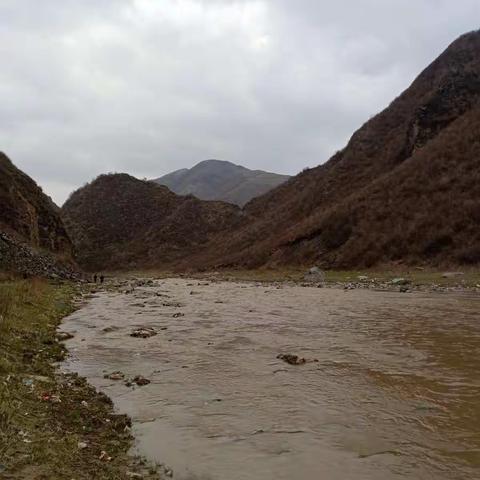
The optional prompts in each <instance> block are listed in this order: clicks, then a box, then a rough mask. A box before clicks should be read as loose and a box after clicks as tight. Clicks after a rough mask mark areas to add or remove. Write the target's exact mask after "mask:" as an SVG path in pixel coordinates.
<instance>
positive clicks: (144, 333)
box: [130, 327, 157, 338]
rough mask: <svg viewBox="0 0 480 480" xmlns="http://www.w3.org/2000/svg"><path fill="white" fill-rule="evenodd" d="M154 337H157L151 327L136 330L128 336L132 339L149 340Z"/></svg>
mask: <svg viewBox="0 0 480 480" xmlns="http://www.w3.org/2000/svg"><path fill="white" fill-rule="evenodd" d="M155 335H157V331H156V330H155V329H154V328H151V327H145V328H136V329H135V330H133V332H132V333H131V334H130V336H131V337H134V338H150V337H154V336H155Z"/></svg>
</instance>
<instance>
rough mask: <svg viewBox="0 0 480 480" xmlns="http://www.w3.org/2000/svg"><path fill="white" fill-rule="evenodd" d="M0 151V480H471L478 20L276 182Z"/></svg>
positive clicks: (477, 416)
mask: <svg viewBox="0 0 480 480" xmlns="http://www.w3.org/2000/svg"><path fill="white" fill-rule="evenodd" d="M12 160H13V161H12ZM12 160H11V159H10V158H9V157H8V156H7V155H6V154H3V153H2V154H0V477H2V475H4V476H5V478H9V479H15V480H16V479H26V480H34V479H39V480H40V479H41V480H45V479H46V480H48V479H53V478H56V479H66V480H69V479H72V478H75V479H77V480H88V479H95V478H99V479H106V480H113V479H119V478H122V479H123V478H125V479H128V478H138V479H142V478H143V479H145V480H154V479H165V478H171V477H172V476H175V478H179V479H194V478H205V479H210V478H212V479H217V478H234V479H235V480H237V479H238V480H258V479H267V478H275V479H285V480H287V479H290V478H302V479H304V480H314V479H316V478H319V474H320V475H321V476H322V475H323V477H324V478H368V479H379V480H380V479H382V480H383V479H385V478H389V479H397V478H398V479H403V480H407V479H408V480H410V479H411V480H416V479H420V478H425V479H430V478H435V479H436V480H447V479H448V480H450V479H452V478H458V479H459V480H467V479H471V478H475V475H476V474H477V473H478V471H479V469H480V458H479V455H478V452H479V451H480V436H479V432H480V411H479V404H480V403H479V399H480V390H479V386H478V369H479V368H480V364H479V360H478V355H477V353H478V349H479V348H480V335H479V333H478V311H479V298H480V297H479V295H478V294H479V293H480V31H474V32H470V33H467V34H465V35H462V36H461V37H460V38H458V39H457V40H455V41H454V42H453V43H452V44H451V45H450V46H449V47H448V48H447V49H446V50H445V51H444V52H443V53H442V54H441V55H440V56H439V57H438V58H437V59H435V60H433V62H432V63H431V64H430V65H429V66H427V67H426V68H425V70H424V71H422V72H421V73H420V74H419V75H418V77H417V78H416V79H415V80H414V81H413V83H412V84H411V86H410V87H409V88H408V89H406V90H405V91H404V92H403V93H401V94H400V95H399V96H398V97H397V98H395V99H393V101H392V102H391V103H390V105H388V106H387V107H386V108H385V110H383V111H382V112H380V113H378V114H377V115H375V116H374V117H372V118H371V119H369V120H368V121H367V122H366V123H365V124H364V125H363V126H362V127H361V128H360V129H359V130H357V131H356V132H355V133H353V135H352V137H351V139H350V140H349V142H348V143H347V145H346V146H345V147H344V148H343V149H342V150H340V151H338V152H336V153H335V154H334V155H333V156H332V157H331V158H330V159H329V160H328V161H326V162H324V163H322V161H323V159H319V162H318V163H319V165H318V166H316V167H314V168H310V169H306V170H304V171H302V172H301V173H299V174H298V175H296V176H293V177H289V176H286V175H279V174H275V173H270V172H264V171H259V170H248V169H246V168H244V167H241V166H238V165H233V164H231V163H229V162H226V161H219V160H208V161H204V162H201V163H200V164H198V165H197V166H196V167H193V168H192V169H181V170H178V171H175V172H173V173H171V174H169V175H166V176H164V177H160V178H158V179H152V180H147V179H144V180H140V179H137V178H135V177H133V176H132V175H129V174H128V173H110V174H103V175H100V176H98V177H97V178H94V179H92V181H91V182H89V183H88V184H86V185H84V186H82V187H81V188H79V189H77V190H76V191H74V192H72V193H71V195H70V196H69V198H68V200H67V201H66V202H65V203H64V205H62V206H58V205H56V204H55V203H54V202H53V201H52V199H51V198H50V197H48V195H47V194H46V193H45V192H43V190H42V189H41V187H40V186H39V185H38V184H37V183H36V181H35V180H34V179H32V178H31V177H30V176H28V175H27V174H26V173H24V172H23V171H21V170H20V169H19V168H17V167H16V166H15V164H14V160H15V159H12ZM232 472H235V473H234V474H233V475H232ZM352 472H355V473H354V475H355V476H354V477H352V476H351V475H352ZM339 475H340V477H339ZM2 478H3V477H2Z"/></svg>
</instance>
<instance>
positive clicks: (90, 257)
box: [62, 174, 242, 271]
mask: <svg viewBox="0 0 480 480" xmlns="http://www.w3.org/2000/svg"><path fill="white" fill-rule="evenodd" d="M62 216H63V219H64V221H65V225H66V227H67V230H68V232H69V234H70V236H71V238H72V240H73V242H74V245H75V247H76V251H77V252H78V256H77V260H78V262H79V263H80V265H81V266H82V267H84V268H86V269H88V270H92V271H93V270H102V269H104V270H128V269H138V268H142V269H148V268H162V267H163V268H167V267H169V266H171V265H172V264H174V263H176V262H178V261H179V260H181V259H183V258H185V257H188V256H190V255H192V254H194V253H195V252H197V251H198V250H199V248H200V247H202V246H204V245H205V244H206V243H207V242H208V241H209V240H211V238H212V236H213V235H215V234H216V233H218V232H223V231H225V230H227V229H233V228H234V227H235V226H236V224H237V223H238V222H239V221H240V220H241V218H242V212H241V210H240V209H239V208H238V207H236V206H234V205H230V204H227V203H223V202H206V201H201V200H199V199H197V198H195V197H193V196H184V197H183V196H178V195H176V194H175V193H172V192H171V191H170V190H169V189H168V188H167V187H164V186H161V185H157V184H155V183H153V182H147V181H141V180H137V179H136V178H133V177H131V176H129V175H126V174H112V175H102V176H100V177H98V178H97V179H96V180H94V181H93V182H92V183H90V184H88V185H86V186H85V187H83V188H81V189H79V190H77V191H76V192H74V193H73V194H72V195H71V197H70V198H69V199H68V201H67V202H66V203H65V205H64V206H63V208H62Z"/></svg>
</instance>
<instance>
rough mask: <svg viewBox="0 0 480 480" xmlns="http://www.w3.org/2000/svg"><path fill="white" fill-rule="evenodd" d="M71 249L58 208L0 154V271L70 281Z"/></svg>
mask: <svg viewBox="0 0 480 480" xmlns="http://www.w3.org/2000/svg"><path fill="white" fill-rule="evenodd" d="M72 248H73V247H72V243H71V242H70V239H69V237H68V235H67V232H66V230H65V227H64V225H63V222H62V219H61V218H60V211H59V208H58V207H57V206H56V205H55V204H54V203H53V202H52V200H51V199H50V198H49V197H47V196H46V195H45V194H44V193H43V192H42V190H41V188H40V187H39V186H38V185H37V184H36V183H35V182H34V181H33V180H32V179H31V178H30V177H29V176H28V175H26V174H25V173H23V172H22V171H20V170H19V169H18V168H16V167H15V166H14V165H13V163H12V162H11V161H10V160H9V159H8V158H7V156H6V155H4V154H3V153H0V270H4V271H9V272H14V273H20V274H23V275H28V276H31V275H34V276H46V277H53V278H55V277H69V278H70V277H72V276H75V275H76V274H75V264H74V262H73V257H72Z"/></svg>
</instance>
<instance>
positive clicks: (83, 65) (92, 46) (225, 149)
mask: <svg viewBox="0 0 480 480" xmlns="http://www.w3.org/2000/svg"><path fill="white" fill-rule="evenodd" d="M479 20H480V1H479V0H456V1H453V0H415V1H414V0H411V1H410V0H361V1H359V0H335V1H322V0H295V1H293V0H252V1H250V0H244V1H241V0H239V1H234V0H0V55H1V69H0V101H1V103H0V105H1V108H0V150H3V151H4V152H5V153H6V154H7V155H8V156H10V158H11V159H12V160H13V161H14V163H15V164H16V165H17V166H19V167H20V168H22V169H23V170H24V171H26V172H27V173H28V174H29V175H31V176H32V177H33V178H34V179H35V180H36V181H37V182H38V183H39V184H40V185H41V186H42V187H43V188H44V190H45V191H46V193H48V194H49V195H51V196H52V197H53V198H54V200H55V201H56V202H57V203H59V204H61V203H62V202H63V201H64V200H65V198H66V197H67V195H68V194H69V193H70V192H71V191H72V190H73V189H75V188H78V187H79V186H81V185H82V184H83V183H85V182H86V181H89V180H91V179H92V178H93V177H95V176H96V175H98V174H100V173H104V172H128V173H130V174H133V175H135V176H137V177H140V178H143V177H148V178H152V177H158V176H160V175H163V174H165V173H168V172H170V171H172V170H175V169H178V168H182V167H190V166H192V165H194V164H195V163H198V162H199V161H201V160H204V159H208V158H218V159H223V160H230V161H232V162H234V163H237V164H242V165H244V166H246V167H249V168H261V169H265V170H270V171H275V172H279V173H289V174H295V173H297V172H299V171H300V170H302V169H303V168H304V167H306V166H314V165H318V164H319V163H323V162H324V161H326V160H328V158H329V157H330V156H331V155H332V154H333V153H334V151H335V150H337V149H339V148H342V147H343V146H344V145H345V143H346V142H347V141H348V139H349V137H350V136H351V134H352V133H353V132H354V130H356V129H357V128H358V127H360V126H361V125H362V123H363V122H364V121H366V120H367V119H368V118H369V117H370V116H371V115H373V114H375V113H377V112H378V111H379V110H382V109H383V108H384V107H386V106H387V105H388V103H390V101H391V100H393V98H394V97H395V96H397V95H398V94H399V93H400V92H401V91H402V90H404V89H405V88H406V87H407V86H408V85H409V84H410V83H411V81H412V80H413V79H414V78H415V77H416V76H417V74H418V73H419V72H420V71H421V70H422V69H423V68H424V67H426V66H427V65H428V64H429V63H430V62H431V61H432V60H433V59H434V58H435V57H436V56H438V54H440V53H441V52H442V51H443V50H444V49H445V48H446V47H447V46H448V44H449V43H451V42H452V41H453V40H454V39H455V38H456V37H458V36H459V35H461V34H462V33H465V32H467V31H470V30H474V29H477V28H478V27H479V26H480V22H479Z"/></svg>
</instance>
